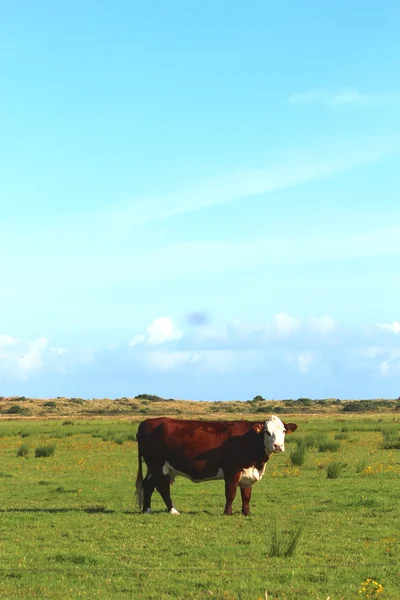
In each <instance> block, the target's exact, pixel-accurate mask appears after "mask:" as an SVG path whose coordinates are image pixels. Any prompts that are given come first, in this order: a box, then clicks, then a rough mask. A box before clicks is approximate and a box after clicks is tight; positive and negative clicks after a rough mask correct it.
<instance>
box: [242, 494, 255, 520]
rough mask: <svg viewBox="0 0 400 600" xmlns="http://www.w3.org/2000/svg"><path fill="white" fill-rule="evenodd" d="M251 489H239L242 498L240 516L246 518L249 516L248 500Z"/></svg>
mask: <svg viewBox="0 0 400 600" xmlns="http://www.w3.org/2000/svg"><path fill="white" fill-rule="evenodd" d="M252 489H253V488H251V487H246V488H245V487H242V488H240V494H241V496H242V515H244V516H245V517H248V516H249V514H250V498H251V490H252Z"/></svg>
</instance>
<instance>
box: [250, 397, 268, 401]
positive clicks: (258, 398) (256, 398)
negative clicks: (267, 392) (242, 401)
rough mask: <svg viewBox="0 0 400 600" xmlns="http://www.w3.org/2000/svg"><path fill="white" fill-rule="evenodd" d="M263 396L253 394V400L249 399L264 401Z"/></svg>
mask: <svg viewBox="0 0 400 600" xmlns="http://www.w3.org/2000/svg"><path fill="white" fill-rule="evenodd" d="M264 401H265V398H263V397H262V396H254V398H253V400H251V402H264Z"/></svg>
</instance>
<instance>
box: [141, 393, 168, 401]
mask: <svg viewBox="0 0 400 600" xmlns="http://www.w3.org/2000/svg"><path fill="white" fill-rule="evenodd" d="M135 400H149V401H150V402H170V401H171V400H172V401H173V398H170V399H169V400H168V399H166V398H161V396H156V395H155V394H138V395H137V396H135Z"/></svg>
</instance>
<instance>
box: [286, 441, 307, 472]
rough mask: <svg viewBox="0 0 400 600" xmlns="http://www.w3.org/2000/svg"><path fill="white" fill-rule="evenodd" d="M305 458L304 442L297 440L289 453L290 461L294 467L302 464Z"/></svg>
mask: <svg viewBox="0 0 400 600" xmlns="http://www.w3.org/2000/svg"><path fill="white" fill-rule="evenodd" d="M305 459H306V446H305V444H304V443H302V442H299V443H298V444H297V447H296V449H295V450H293V451H292V452H291V453H290V462H291V463H292V465H294V466H296V467H301V465H304V461H305Z"/></svg>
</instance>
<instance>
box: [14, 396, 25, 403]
mask: <svg viewBox="0 0 400 600" xmlns="http://www.w3.org/2000/svg"><path fill="white" fill-rule="evenodd" d="M13 400H14V402H24V401H25V400H26V398H25V396H16V397H15V398H13Z"/></svg>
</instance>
